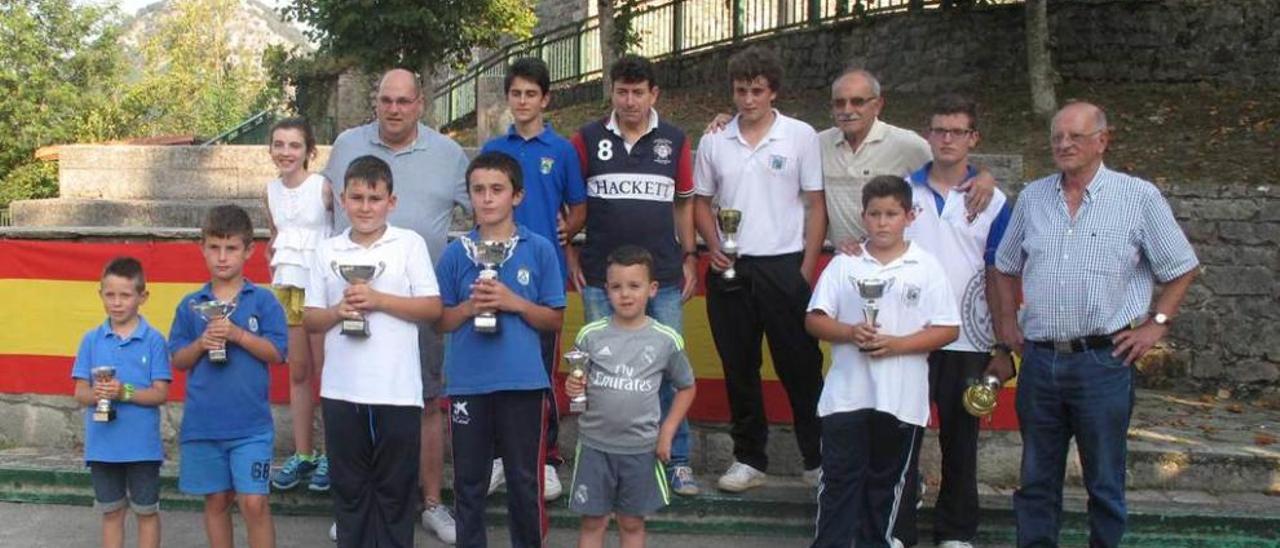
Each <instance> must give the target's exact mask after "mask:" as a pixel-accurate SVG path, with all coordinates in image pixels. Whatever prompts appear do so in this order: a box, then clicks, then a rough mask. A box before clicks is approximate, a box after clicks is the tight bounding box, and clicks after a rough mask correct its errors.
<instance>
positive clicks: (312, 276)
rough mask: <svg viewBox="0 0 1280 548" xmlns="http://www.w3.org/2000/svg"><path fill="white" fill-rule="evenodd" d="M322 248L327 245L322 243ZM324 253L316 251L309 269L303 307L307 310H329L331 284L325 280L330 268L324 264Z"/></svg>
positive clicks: (303, 295)
mask: <svg viewBox="0 0 1280 548" xmlns="http://www.w3.org/2000/svg"><path fill="white" fill-rule="evenodd" d="M320 245H321V246H324V245H325V244H323V243H321V244H320ZM324 256H325V254H324V252H323V251H321V250H316V253H314V254H312V258H311V264H310V265H308V267H307V288H306V291H303V292H302V306H303V307H305V308H329V306H330V304H329V283H328V281H327V280H326V279H325V272H326V270H325V269H327V268H329V267H328V266H326V265H325V264H324Z"/></svg>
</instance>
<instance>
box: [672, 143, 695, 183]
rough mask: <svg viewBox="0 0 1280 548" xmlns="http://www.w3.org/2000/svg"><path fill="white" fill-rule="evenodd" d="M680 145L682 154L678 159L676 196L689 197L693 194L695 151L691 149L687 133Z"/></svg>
mask: <svg viewBox="0 0 1280 548" xmlns="http://www.w3.org/2000/svg"><path fill="white" fill-rule="evenodd" d="M683 140H684V142H683V143H682V144H681V145H680V156H679V159H678V160H676V196H677V197H680V198H688V197H690V196H693V189H694V184H693V153H692V151H691V150H689V141H690V139H689V137H688V136H687V135H686V136H685V138H684V139H683Z"/></svg>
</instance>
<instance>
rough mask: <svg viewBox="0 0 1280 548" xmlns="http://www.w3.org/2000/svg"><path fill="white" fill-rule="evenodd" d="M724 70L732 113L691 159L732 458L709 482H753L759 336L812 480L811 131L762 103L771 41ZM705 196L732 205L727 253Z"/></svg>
mask: <svg viewBox="0 0 1280 548" xmlns="http://www.w3.org/2000/svg"><path fill="white" fill-rule="evenodd" d="M729 76H730V78H732V80H733V102H734V104H735V105H736V106H737V108H738V115H737V116H735V117H734V118H733V120H731V121H730V122H729V125H728V126H726V127H725V129H724V131H721V132H720V133H716V134H712V135H704V136H703V137H702V140H701V141H700V143H699V145H698V158H697V161H696V162H695V164H694V193H695V194H696V197H695V199H694V221H695V223H696V224H697V227H698V232H699V233H700V234H701V235H702V239H703V240H704V241H705V242H706V244H707V249H708V250H709V252H710V260H711V268H710V269H709V270H708V271H707V319H708V320H709V323H710V324H711V335H712V338H713V339H714V340H715V344H716V351H717V352H718V353H719V354H720V362H721V364H722V367H723V368H724V380H725V388H726V389H727V392H728V396H729V409H730V413H731V419H732V427H731V429H730V436H731V437H732V438H733V456H734V463H733V465H732V466H730V467H729V470H728V471H726V472H725V474H724V475H723V476H721V477H720V480H719V481H718V482H717V486H718V487H719V488H720V489H721V490H724V491H729V492H740V491H744V490H747V489H750V488H753V487H758V486H760V485H763V484H764V481H765V471H766V469H767V468H768V466H769V459H768V456H767V452H766V449H765V446H766V440H767V439H768V435H769V425H768V423H767V422H766V420H765V412H764V396H763V393H762V391H761V386H760V367H761V365H762V364H761V356H760V343H761V337H762V336H764V335H767V336H768V337H769V351H770V353H771V354H772V356H773V368H774V370H775V371H776V372H777V373H778V379H779V380H781V381H782V386H783V387H784V388H785V389H786V391H787V398H788V399H789V400H790V402H791V414H792V416H793V417H794V422H795V432H796V442H797V443H798V444H799V446H800V455H801V456H802V457H803V458H804V469H805V472H804V479H805V480H806V481H808V482H809V483H810V484H812V485H817V479H818V469H819V466H820V465H821V463H822V460H821V459H822V457H821V453H820V451H819V448H818V441H819V434H820V432H819V431H820V426H819V424H818V417H817V415H815V414H814V411H815V409H816V407H817V402H818V395H819V394H820V393H821V392H822V351H821V350H819V349H818V341H817V340H815V339H814V338H813V337H811V336H810V335H809V334H808V333H806V332H805V330H804V307H805V304H806V303H808V302H809V296H810V290H809V287H810V283H812V281H813V276H814V269H815V267H816V266H817V263H818V255H819V254H820V253H821V251H822V239H823V236H824V235H825V234H826V219H827V215H826V204H825V202H824V200H823V194H822V159H821V158H820V157H819V156H818V134H817V133H816V132H814V131H813V128H812V127H810V126H809V125H808V124H806V123H804V122H801V121H799V120H796V119H794V118H788V117H786V116H783V115H782V114H781V113H779V112H778V111H777V110H776V109H774V108H773V101H774V100H775V99H777V96H778V89H779V88H780V87H781V85H782V64H781V62H780V61H779V60H778V56H777V55H776V54H775V53H773V52H772V51H770V50H767V49H764V48H761V47H752V48H748V49H746V50H744V51H742V52H740V53H738V54H736V55H734V56H733V58H732V59H730V60H729ZM716 207H718V208H719V209H722V210H723V209H736V210H739V211H741V212H742V223H741V226H740V228H739V231H738V237H737V241H738V257H737V260H736V261H731V260H730V259H729V258H728V257H726V256H725V255H724V253H723V252H721V241H722V239H721V238H722V235H721V234H720V232H719V230H718V229H717V226H716V213H714V212H713V209H714V208H716ZM730 265H733V267H734V270H735V271H736V273H737V275H736V278H735V279H734V280H732V281H727V280H725V279H724V276H723V273H724V271H725V270H726V269H727V268H729V266H730Z"/></svg>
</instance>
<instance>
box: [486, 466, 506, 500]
mask: <svg viewBox="0 0 1280 548" xmlns="http://www.w3.org/2000/svg"><path fill="white" fill-rule="evenodd" d="M506 484H507V473H506V471H505V469H504V468H503V467H502V459H493V471H492V472H490V473H489V494H490V495H492V494H493V492H494V491H497V490H498V489H501V488H502V486H503V485H506Z"/></svg>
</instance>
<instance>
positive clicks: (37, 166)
mask: <svg viewBox="0 0 1280 548" xmlns="http://www.w3.org/2000/svg"><path fill="white" fill-rule="evenodd" d="M57 195H58V163H57V162H40V161H36V162H32V163H29V164H23V165H21V166H18V167H16V168H14V169H12V170H9V173H8V174H7V175H5V178H4V181H0V208H7V207H9V203H10V202H12V201H14V200H31V199H36V198H53V197H55V196H57Z"/></svg>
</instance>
